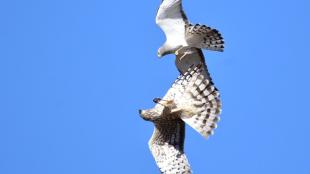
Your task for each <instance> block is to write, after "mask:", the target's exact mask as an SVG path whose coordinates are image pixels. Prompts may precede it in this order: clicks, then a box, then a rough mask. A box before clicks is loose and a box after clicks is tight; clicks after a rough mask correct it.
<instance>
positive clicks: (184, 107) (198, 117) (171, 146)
mask: <svg viewBox="0 0 310 174" xmlns="http://www.w3.org/2000/svg"><path fill="white" fill-rule="evenodd" d="M192 49H194V50H191V51H194V53H192V52H190V53H189V54H187V56H186V57H185V58H184V59H182V60H181V61H182V62H176V64H177V67H178V69H179V71H180V73H181V74H180V76H179V77H178V78H177V80H176V81H175V82H174V83H173V85H172V87H171V88H170V89H169V90H168V92H167V93H166V95H165V96H164V97H163V99H160V98H155V99H154V102H155V103H157V104H156V105H155V107H154V108H152V109H148V110H140V111H139V113H140V115H141V117H142V118H143V119H145V120H148V121H152V122H153V123H154V124H155V128H154V132H153V135H152V137H151V139H150V140H149V147H150V150H151V152H152V155H153V156H154V158H155V161H156V163H157V165H158V167H159V168H160V171H161V173H165V174H174V173H186V174H189V173H191V169H190V165H189V163H188V160H187V158H186V156H185V154H184V137H185V123H187V124H188V125H190V126H191V127H192V128H194V129H195V130H196V131H197V132H199V133H200V134H201V135H202V136H204V137H205V138H208V137H209V135H211V134H213V130H214V129H215V128H216V125H217V122H218V121H219V114H220V112H221V100H220V96H219V92H218V90H217V88H216V87H215V86H214V84H213V82H212V79H211V78H210V76H209V73H208V71H207V67H206V65H205V64H204V58H203V57H201V56H203V55H202V53H201V50H200V49H195V48H192ZM199 53H201V54H199ZM184 54H185V53H184ZM180 56H182V55H180ZM186 59H187V60H186ZM190 63H192V64H191V65H189V64H190Z"/></svg>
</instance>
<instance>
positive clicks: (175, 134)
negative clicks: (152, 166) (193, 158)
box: [149, 119, 191, 174]
mask: <svg viewBox="0 0 310 174" xmlns="http://www.w3.org/2000/svg"><path fill="white" fill-rule="evenodd" d="M184 134H185V125H184V122H183V121H182V120H181V119H174V120H162V121H159V122H156V123H155V130H154V133H153V135H152V138H151V139H150V141H149V147H150V150H151V152H152V155H153V156H154V158H155V161H156V164H157V166H158V167H159V169H160V171H161V173H165V174H175V173H186V174H190V173H191V169H190V165H189V163H188V160H187V158H186V156H185V154H184V151H183V150H184Z"/></svg>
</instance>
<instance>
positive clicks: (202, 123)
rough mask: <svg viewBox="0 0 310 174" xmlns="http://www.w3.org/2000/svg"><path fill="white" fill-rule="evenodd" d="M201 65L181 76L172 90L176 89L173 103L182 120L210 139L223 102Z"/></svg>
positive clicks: (191, 68)
mask: <svg viewBox="0 0 310 174" xmlns="http://www.w3.org/2000/svg"><path fill="white" fill-rule="evenodd" d="M205 68H206V67H205V66H203V64H202V63H201V64H199V65H197V66H195V67H190V68H189V69H188V71H186V72H185V73H184V74H182V75H180V76H179V77H178V79H177V80H176V81H175V83H174V84H173V85H172V88H174V89H175V93H174V96H173V101H174V103H175V105H176V107H177V108H178V109H180V110H181V111H182V112H181V119H182V120H183V121H184V122H186V123H187V124H189V125H190V126H191V127H192V128H194V129H195V130H196V131H198V132H199V133H200V134H201V135H202V136H204V137H205V138H208V136H209V135H210V134H213V129H215V128H216V126H217V125H216V124H217V122H218V121H219V114H220V112H221V100H220V95H219V92H218V90H217V88H216V87H215V86H214V84H213V82H212V79H211V78H210V77H209V76H208V73H207V72H206V69H205Z"/></svg>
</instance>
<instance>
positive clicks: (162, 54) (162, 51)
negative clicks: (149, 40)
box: [157, 46, 173, 58]
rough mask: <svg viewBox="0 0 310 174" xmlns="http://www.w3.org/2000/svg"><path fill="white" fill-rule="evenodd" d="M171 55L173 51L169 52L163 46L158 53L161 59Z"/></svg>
mask: <svg viewBox="0 0 310 174" xmlns="http://www.w3.org/2000/svg"><path fill="white" fill-rule="evenodd" d="M171 53H173V51H172V50H169V49H168V48H167V47H166V46H162V47H160V48H159V49H158V51H157V56H158V57H159V58H162V57H164V56H165V55H167V54H171Z"/></svg>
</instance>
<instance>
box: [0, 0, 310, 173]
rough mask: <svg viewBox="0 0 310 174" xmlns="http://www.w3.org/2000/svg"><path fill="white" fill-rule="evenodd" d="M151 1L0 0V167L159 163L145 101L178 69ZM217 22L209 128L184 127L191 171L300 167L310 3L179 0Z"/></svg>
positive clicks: (197, 18)
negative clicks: (218, 45) (216, 114)
mask: <svg viewBox="0 0 310 174" xmlns="http://www.w3.org/2000/svg"><path fill="white" fill-rule="evenodd" d="M159 4H160V0H152V1H151V0H148V1H141V0H139V1H114V0H110V1H107V0H46V1H39V0H27V1H23V0H10V1H1V2H0V173H1V174H110V173H117V174H124V173H133V174H136V173H139V174H146V173H159V172H158V169H157V167H156V165H155V162H154V160H153V157H152V156H151V153H150V152H149V149H148V145H147V142H148V139H149V138H150V136H151V134H152V131H153V125H152V124H151V123H149V122H145V121H143V120H142V119H141V118H140V117H139V115H138V109H143V108H149V107H152V106H153V103H152V99H153V98H154V97H162V96H163V95H164V94H165V92H166V91H167V90H168V88H169V87H170V85H171V83H172V82H173V80H174V79H175V78H176V77H177V75H178V72H177V70H176V68H175V65H174V56H167V57H166V58H164V59H158V58H157V57H156V52H157V49H158V47H159V46H160V45H161V44H162V43H163V42H164V40H165V38H164V34H163V33H162V31H161V30H160V29H159V28H158V27H157V26H156V24H155V15H156V11H157V8H158V6H159ZM184 8H185V10H186V13H187V15H188V17H189V19H190V20H191V21H192V22H193V23H204V24H208V25H210V26H212V27H214V28H217V29H219V30H220V31H221V33H222V34H223V36H224V38H225V44H226V47H225V52H224V53H215V52H210V51H205V52H204V53H205V56H206V61H207V63H208V67H209V71H210V73H211V75H212V77H213V80H214V82H215V84H216V86H217V87H218V88H219V90H220V92H221V95H222V100H223V113H222V116H221V118H222V119H221V121H220V123H219V127H218V129H217V130H216V131H215V135H214V136H212V137H211V138H210V139H209V140H208V141H206V140H205V139H204V138H203V137H202V136H200V135H199V134H198V133H196V132H195V131H193V130H192V129H191V128H189V127H187V132H186V133H187V136H186V142H185V151H186V153H187V156H188V158H189V160H190V163H191V166H192V168H193V170H194V172H195V173H198V174H200V173H201V174H202V173H210V174H211V173H212V174H227V173H232V174H262V173H263V174H275V173H281V174H293V173H298V174H309V173H310V166H309V164H310V149H309V147H310V135H309V133H310V126H309V124H310V114H309V110H308V109H309V107H310V105H309V97H310V95H309V91H308V90H309V88H310V82H309V75H310V71H309V69H310V68H309V65H310V60H309V59H310V54H309V51H310V47H309V43H308V42H309V40H310V32H309V31H310V23H309V17H310V10H309V9H310V2H309V1H308V0H294V1H293V0H291V1H289V0H253V1H246V0H234V1H224V0H217V1H211V0H184Z"/></svg>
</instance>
